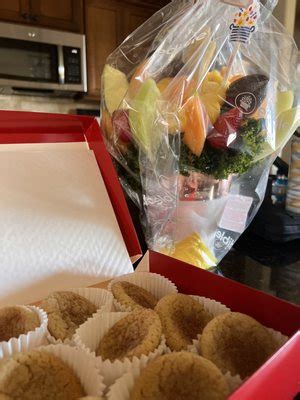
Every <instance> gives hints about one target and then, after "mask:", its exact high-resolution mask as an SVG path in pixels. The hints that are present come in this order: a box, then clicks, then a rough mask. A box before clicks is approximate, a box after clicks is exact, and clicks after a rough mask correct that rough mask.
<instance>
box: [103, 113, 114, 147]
mask: <svg viewBox="0 0 300 400" xmlns="http://www.w3.org/2000/svg"><path fill="white" fill-rule="evenodd" d="M101 128H102V129H103V132H104V134H105V136H106V137H107V139H110V140H112V137H113V126H112V119H111V116H110V114H109V113H108V112H107V111H106V110H103V112H102V116H101Z"/></svg>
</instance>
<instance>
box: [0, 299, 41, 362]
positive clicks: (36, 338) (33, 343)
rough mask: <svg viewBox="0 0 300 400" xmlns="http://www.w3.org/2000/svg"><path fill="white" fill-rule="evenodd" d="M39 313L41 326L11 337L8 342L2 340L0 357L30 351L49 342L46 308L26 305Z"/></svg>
mask: <svg viewBox="0 0 300 400" xmlns="http://www.w3.org/2000/svg"><path fill="white" fill-rule="evenodd" d="M24 307H27V308H29V309H31V310H32V311H34V312H35V313H37V314H38V316H39V319H40V326H38V327H37V328H35V330H34V331H30V332H28V333H27V334H23V335H20V336H19V337H18V338H11V339H9V340H8V341H7V342H0V359H1V358H4V357H8V356H12V355H13V354H15V353H20V352H21V351H22V352H23V351H28V350H31V349H33V348H34V347H38V346H41V345H44V344H46V343H47V339H46V336H47V324H48V317H47V314H46V313H45V311H44V310H42V309H41V308H39V307H35V306H24Z"/></svg>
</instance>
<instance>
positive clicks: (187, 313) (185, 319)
mask: <svg viewBox="0 0 300 400" xmlns="http://www.w3.org/2000/svg"><path fill="white" fill-rule="evenodd" d="M154 310H155V311H156V312H157V313H158V315H159V317H160V319H161V323H162V327H163V333H164V335H165V336H166V341H167V345H168V346H169V348H170V349H171V350H175V351H180V350H184V349H186V348H187V346H188V345H190V344H192V342H193V339H197V335H198V334H201V332H202V330H203V328H204V327H205V326H206V324H207V323H208V322H209V321H210V320H211V319H212V318H213V316H212V315H211V314H210V313H209V312H207V311H205V309H204V306H203V305H202V304H200V303H199V302H197V301H196V300H195V299H193V298H192V297H191V296H188V295H185V294H180V293H174V294H169V295H167V296H165V297H163V298H162V299H161V300H159V302H158V303H157V305H156V307H155V309H154Z"/></svg>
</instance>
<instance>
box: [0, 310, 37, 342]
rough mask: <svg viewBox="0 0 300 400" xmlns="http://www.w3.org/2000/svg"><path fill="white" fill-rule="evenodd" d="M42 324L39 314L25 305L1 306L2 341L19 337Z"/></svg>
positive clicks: (0, 337)
mask: <svg viewBox="0 0 300 400" xmlns="http://www.w3.org/2000/svg"><path fill="white" fill-rule="evenodd" d="M39 326H40V319H39V316H38V315H37V314H36V313H35V312H34V311H33V310H31V309H30V308H28V307H25V306H11V307H3V308H0V342H2V341H8V340H9V339H11V338H13V337H14V338H17V337H19V336H20V335H22V334H26V333H28V332H29V331H34V330H35V328H37V327H39Z"/></svg>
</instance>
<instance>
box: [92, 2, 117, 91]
mask: <svg viewBox="0 0 300 400" xmlns="http://www.w3.org/2000/svg"><path fill="white" fill-rule="evenodd" d="M85 25H86V43H87V69H88V96H89V97H93V98H99V97H100V81H101V79H100V78H101V73H102V70H103V67H104V65H105V60H106V58H107V57H108V55H109V54H110V53H111V52H112V51H113V50H114V49H115V48H116V47H117V46H118V44H119V43H120V42H121V40H122V33H121V32H122V27H121V25H122V2H117V1H105V0H86V9H85Z"/></svg>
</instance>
